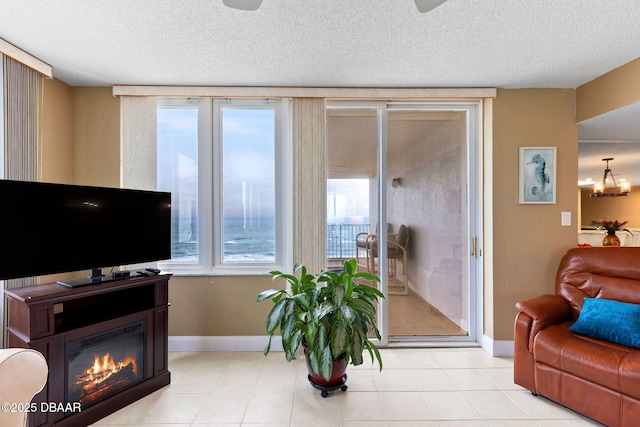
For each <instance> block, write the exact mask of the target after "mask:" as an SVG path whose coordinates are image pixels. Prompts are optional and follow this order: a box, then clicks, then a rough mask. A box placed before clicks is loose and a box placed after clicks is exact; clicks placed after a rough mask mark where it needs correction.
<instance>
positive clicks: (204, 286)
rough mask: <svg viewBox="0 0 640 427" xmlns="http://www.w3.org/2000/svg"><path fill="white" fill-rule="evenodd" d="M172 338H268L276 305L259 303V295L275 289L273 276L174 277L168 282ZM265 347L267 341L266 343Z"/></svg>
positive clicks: (170, 332) (278, 284)
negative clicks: (269, 325) (268, 320)
mask: <svg viewBox="0 0 640 427" xmlns="http://www.w3.org/2000/svg"><path fill="white" fill-rule="evenodd" d="M169 285H170V286H169V301H170V303H171V307H170V308H169V335H172V336H185V335H186V336H241V335H249V336H251V335H266V318H267V314H268V313H269V310H271V307H272V305H273V304H271V302H268V301H265V302H263V303H260V304H258V303H257V302H256V298H257V297H258V294H259V293H260V292H261V291H263V290H265V289H269V288H272V287H279V286H281V285H284V282H282V283H278V282H275V283H273V282H272V281H271V277H265V276H253V277H242V276H240V277H215V276H210V277H173V278H172V279H171V281H170V282H169ZM265 345H266V341H265Z"/></svg>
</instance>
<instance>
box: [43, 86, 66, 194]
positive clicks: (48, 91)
mask: <svg viewBox="0 0 640 427" xmlns="http://www.w3.org/2000/svg"><path fill="white" fill-rule="evenodd" d="M72 100H73V94H72V90H71V88H70V87H69V86H67V85H66V84H65V83H63V82H61V81H60V80H56V79H45V80H44V95H43V105H44V108H43V113H42V120H41V121H40V134H41V149H40V155H39V158H38V160H39V161H40V172H39V176H40V180H41V181H44V182H57V183H61V184H68V183H71V182H72V181H73V155H72V149H73V146H72V125H73V117H72V114H73V101H72Z"/></svg>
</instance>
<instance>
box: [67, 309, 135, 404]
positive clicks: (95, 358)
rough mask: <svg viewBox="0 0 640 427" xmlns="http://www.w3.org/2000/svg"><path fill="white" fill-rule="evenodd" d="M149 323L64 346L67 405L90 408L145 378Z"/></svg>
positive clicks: (111, 331)
mask: <svg viewBox="0 0 640 427" xmlns="http://www.w3.org/2000/svg"><path fill="white" fill-rule="evenodd" d="M145 342H146V322H145V321H144V320H142V321H139V322H136V323H134V324H131V325H126V326H123V327H120V328H115V329H112V330H110V331H105V332H102V333H99V334H96V335H93V336H90V337H87V338H82V339H77V340H74V341H70V342H67V343H66V344H65V354H66V360H67V364H66V374H65V376H66V389H65V400H66V402H67V403H72V402H79V403H80V405H81V407H82V408H85V409H86V408H88V407H89V406H91V405H93V404H94V403H96V402H99V401H101V400H104V399H106V398H108V397H109V396H111V395H113V394H114V393H118V392H119V391H121V390H124V389H127V388H129V387H131V386H133V385H134V384H137V383H139V382H140V381H142V380H143V379H144V378H145V363H144V360H145V357H144V356H145Z"/></svg>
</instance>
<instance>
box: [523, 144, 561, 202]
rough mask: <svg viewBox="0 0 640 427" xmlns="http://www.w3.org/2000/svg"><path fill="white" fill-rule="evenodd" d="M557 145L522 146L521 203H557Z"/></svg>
mask: <svg viewBox="0 0 640 427" xmlns="http://www.w3.org/2000/svg"><path fill="white" fill-rule="evenodd" d="M556 152H557V149H556V147H520V162H519V168H520V171H519V172H520V176H519V178H520V179H519V184H520V185H519V188H520V191H519V195H520V200H519V201H520V203H521V204H554V203H556Z"/></svg>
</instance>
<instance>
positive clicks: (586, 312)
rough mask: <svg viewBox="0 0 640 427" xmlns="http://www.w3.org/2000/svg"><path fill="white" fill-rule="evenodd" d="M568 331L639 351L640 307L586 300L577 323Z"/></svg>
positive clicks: (624, 303) (616, 302)
mask: <svg viewBox="0 0 640 427" xmlns="http://www.w3.org/2000/svg"><path fill="white" fill-rule="evenodd" d="M569 330H570V331H571V332H575V333H576V334H582V335H587V336H589V337H593V338H600V339H603V340H605V341H609V342H614V343H616V344H622V345H626V346H627V347H633V348H640V305H638V304H631V303H627V302H620V301H614V300H609V299H602V298H585V299H584V305H583V306H582V310H581V311H580V315H579V316H578V320H576V323H574V324H573V325H572V326H571V327H570V328H569Z"/></svg>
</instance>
